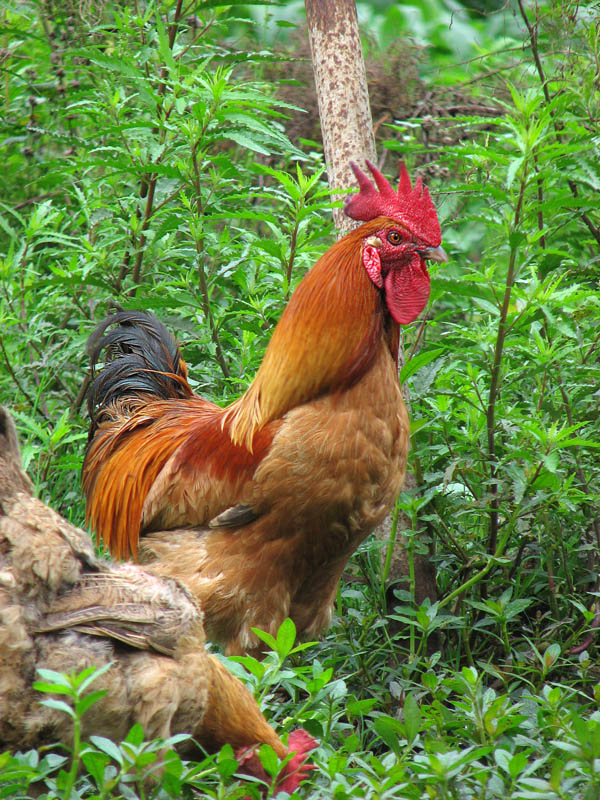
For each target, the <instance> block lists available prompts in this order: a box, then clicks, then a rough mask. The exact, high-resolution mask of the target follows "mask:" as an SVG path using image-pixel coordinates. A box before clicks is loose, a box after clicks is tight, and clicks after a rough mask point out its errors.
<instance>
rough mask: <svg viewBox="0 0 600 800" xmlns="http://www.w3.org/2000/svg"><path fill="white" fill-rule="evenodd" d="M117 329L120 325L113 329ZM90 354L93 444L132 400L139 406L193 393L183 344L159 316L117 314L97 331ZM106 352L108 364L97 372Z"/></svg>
mask: <svg viewBox="0 0 600 800" xmlns="http://www.w3.org/2000/svg"><path fill="white" fill-rule="evenodd" d="M111 326H115V327H112V329H111V330H108V329H109V328H111ZM87 351H88V354H89V356H90V360H91V364H92V376H93V380H92V384H91V386H90V389H89V393H88V411H89V414H90V420H91V425H90V440H91V439H92V438H93V436H94V434H95V432H96V429H97V428H98V425H99V424H100V422H102V420H103V418H104V416H105V414H106V413H108V414H109V415H110V411H109V409H110V408H111V407H112V408H114V407H115V406H118V407H119V408H120V410H121V412H122V411H123V408H124V407H126V406H127V405H128V404H129V402H131V405H132V406H133V407H137V406H138V405H139V399H140V398H145V399H148V398H152V399H154V400H174V399H183V398H187V397H191V396H192V395H193V392H192V389H191V388H190V385H189V383H188V381H187V367H186V364H185V361H184V360H183V359H182V357H181V354H180V352H179V345H178V344H177V341H176V340H175V338H174V337H173V335H172V334H171V333H170V332H169V331H168V330H167V329H166V328H165V326H164V325H163V324H162V322H159V320H158V319H157V318H156V317H155V316H154V315H153V314H149V313H146V312H144V311H119V312H117V313H116V314H112V315H111V316H110V317H107V318H106V319H104V320H103V321H102V322H101V323H100V324H99V325H98V327H97V328H96V330H95V331H94V332H93V333H92V335H91V336H90V338H89V340H88V344H87ZM103 351H104V366H103V367H102V368H101V369H100V370H99V371H98V372H97V373H96V365H97V362H98V360H99V357H100V355H101V353H102V352H103ZM95 373H96V374H95Z"/></svg>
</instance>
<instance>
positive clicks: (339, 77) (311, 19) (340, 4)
mask: <svg viewBox="0 0 600 800" xmlns="http://www.w3.org/2000/svg"><path fill="white" fill-rule="evenodd" d="M306 21H307V24H308V34H309V39H310V47H311V52H312V63H313V71H314V75H315V84H316V89H317V101H318V104H319V117H320V119H321V134H322V137H323V147H324V150H325V161H326V164H327V176H328V178H329V185H330V186H331V187H332V189H334V190H335V189H342V190H343V189H347V188H349V187H352V186H355V184H356V179H355V177H354V175H353V173H352V171H351V169H350V166H349V162H350V160H353V161H356V162H357V163H358V164H359V166H361V167H362V168H363V169H364V168H365V159H367V158H368V159H369V160H370V161H373V162H376V156H375V135H374V133H373V120H372V118H371V109H370V107H369V91H368V87H367V75H366V70H365V63H364V59H363V53H362V45H361V42H360V35H359V31H358V18H357V15H356V3H355V0H306ZM334 196H335V193H334ZM343 196H344V195H339V197H340V198H341V197H343ZM333 218H334V222H335V225H336V228H337V229H338V232H339V234H340V235H342V234H344V233H347V232H348V231H349V230H350V229H351V228H352V227H354V226H355V225H356V224H357V223H355V222H353V220H351V219H349V218H348V217H347V216H346V215H345V214H344V212H343V209H341V208H336V209H334V211H333ZM403 360H404V359H403V354H402V353H400V362H401V363H402V362H403ZM405 399H406V400H407V401H408V397H406V389H405ZM407 405H408V402H407ZM415 486H416V482H415V478H414V475H412V474H411V473H409V474H408V475H407V477H406V482H405V487H406V488H414V487H415ZM409 527H410V520H409V519H408V518H407V517H406V516H404V515H403V514H401V515H400V517H399V519H398V531H399V535H398V536H397V539H396V543H395V545H394V549H393V553H392V560H391V564H390V570H389V574H388V582H389V585H390V586H392V585H397V584H398V583H401V584H403V585H406V577H407V575H408V559H407V553H406V546H405V545H406V539H405V537H403V536H402V535H401V531H402V530H407V529H408V528H409ZM391 528H392V518H391V515H390V516H389V517H388V518H387V519H386V520H385V521H384V523H383V524H382V525H381V526H380V528H378V529H377V531H376V532H375V535H376V537H377V539H378V540H379V541H380V542H381V545H382V546H381V558H382V561H383V559H385V556H386V550H387V543H388V541H389V536H390V531H391ZM415 584H416V586H415V600H416V602H417V603H421V602H422V601H423V600H424V599H425V598H426V597H430V598H431V600H432V601H433V600H435V598H436V596H437V593H436V585H435V574H434V572H433V568H432V566H431V562H430V561H429V559H428V558H427V557H424V556H421V555H416V556H415Z"/></svg>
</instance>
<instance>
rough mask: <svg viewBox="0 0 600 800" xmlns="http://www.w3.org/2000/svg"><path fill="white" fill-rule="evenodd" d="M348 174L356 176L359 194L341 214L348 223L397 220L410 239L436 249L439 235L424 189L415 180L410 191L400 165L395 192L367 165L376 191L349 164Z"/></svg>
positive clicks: (372, 166)
mask: <svg viewBox="0 0 600 800" xmlns="http://www.w3.org/2000/svg"><path fill="white" fill-rule="evenodd" d="M350 166H351V167H352V172H353V173H354V174H355V175H356V180H357V181H358V186H359V188H360V191H359V192H358V194H354V195H352V197H350V198H348V200H346V204H345V206H344V212H345V213H346V214H347V216H349V217H350V218H351V219H356V220H360V221H361V222H368V221H369V220H372V219H375V217H391V218H392V219H395V220H397V221H398V222H400V223H401V224H402V225H404V227H405V228H408V230H409V231H411V233H412V234H413V235H414V236H417V237H418V238H419V239H421V240H422V241H424V242H426V243H427V244H428V245H429V246H430V247H438V246H439V244H440V243H441V241H442V232H441V230H440V223H439V222H438V217H437V212H436V210H435V206H434V205H433V201H432V199H431V196H430V194H429V190H428V189H427V187H426V186H423V183H422V181H421V178H417V181H416V182H415V185H414V187H413V186H412V185H411V182H410V176H409V174H408V170H407V169H406V165H405V164H404V163H403V162H402V161H401V162H400V183H399V184H398V191H397V192H396V191H395V190H394V189H393V188H392V186H391V185H390V183H389V182H388V180H387V179H386V178H384V177H383V175H382V174H381V172H380V171H379V170H378V169H377V167H376V166H374V165H373V164H371V162H370V161H367V167H368V168H369V170H370V171H371V174H372V175H373V178H374V179H375V183H376V184H377V189H379V191H377V189H376V188H375V186H373V184H372V182H371V180H370V179H369V178H368V177H367V176H366V175H365V173H364V172H363V171H362V170H361V169H359V168H358V166H357V165H356V164H355V163H354V162H353V161H351V162H350Z"/></svg>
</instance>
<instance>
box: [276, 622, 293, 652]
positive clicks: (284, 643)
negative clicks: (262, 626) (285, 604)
mask: <svg viewBox="0 0 600 800" xmlns="http://www.w3.org/2000/svg"><path fill="white" fill-rule="evenodd" d="M295 641H296V626H295V625H294V623H293V621H292V620H291V619H290V618H289V617H288V618H287V619H284V621H283V622H282V623H281V625H280V626H279V630H278V631H277V641H276V650H277V654H278V656H279V657H280V658H281V660H283V659H284V658H285V657H286V656H287V655H288V654H289V653H290V651H291V650H292V648H293V646H294V642H295Z"/></svg>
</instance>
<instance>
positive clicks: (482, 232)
mask: <svg viewBox="0 0 600 800" xmlns="http://www.w3.org/2000/svg"><path fill="white" fill-rule="evenodd" d="M358 10H359V19H360V21H361V25H362V30H363V34H364V47H365V52H366V54H367V69H368V74H369V83H370V94H371V101H372V110H373V118H374V121H375V124H376V131H377V140H378V147H379V151H380V154H381V157H382V163H383V164H384V168H385V169H386V171H387V172H388V173H389V174H391V173H393V172H394V171H395V169H396V167H395V164H396V161H397V158H398V154H399V153H400V154H401V155H402V157H403V158H405V159H406V160H407V162H408V164H409V167H410V169H411V172H412V173H413V174H421V175H423V176H424V177H425V178H426V180H427V182H428V184H429V186H430V188H431V190H432V192H433V195H434V197H436V199H437V203H438V207H439V210H440V217H441V221H442V228H443V232H444V246H445V248H446V249H447V250H448V252H449V253H450V254H451V256H452V259H451V262H450V263H449V264H448V265H443V267H441V268H439V269H435V270H434V272H433V281H432V283H433V294H432V302H431V304H430V307H429V309H428V312H427V314H426V316H425V317H424V318H423V319H422V320H420V321H419V322H417V323H415V324H413V325H412V326H410V327H409V329H408V330H407V331H406V333H405V342H404V345H405V350H406V353H407V363H406V366H405V367H404V369H403V374H402V379H403V380H404V381H405V382H407V384H408V386H409V388H410V392H411V398H412V408H411V418H412V425H413V450H412V454H411V459H412V467H413V469H414V471H415V473H416V475H417V478H418V487H419V488H418V490H417V491H416V492H414V493H404V494H403V495H402V496H401V497H400V499H399V508H402V510H404V511H405V512H406V513H407V514H408V515H409V517H410V518H411V520H412V523H413V525H412V532H411V533H410V535H409V536H408V543H407V548H408V556H409V563H411V564H412V558H413V556H414V553H415V552H422V553H428V554H429V555H430V557H431V558H432V560H433V562H434V564H435V566H436V570H437V581H438V589H439V597H440V599H439V601H437V602H434V603H427V602H426V603H425V604H424V605H423V606H421V607H419V606H418V605H417V604H416V603H415V600H414V596H415V585H414V574H412V573H411V575H409V580H408V584H407V587H400V588H397V589H396V591H395V593H393V595H392V597H391V599H390V593H389V592H388V593H386V592H385V591H383V589H382V586H383V585H384V582H385V578H386V564H387V563H388V562H387V561H386V559H385V553H384V554H383V555H384V558H383V566H381V562H382V560H381V559H380V552H379V550H378V545H377V544H376V543H375V542H373V541H368V542H367V543H366V544H365V545H364V546H363V547H362V548H361V550H360V552H359V553H358V554H357V556H356V557H355V559H354V560H353V563H352V568H351V570H350V571H349V574H348V575H347V576H346V579H345V580H344V581H343V582H342V585H341V588H340V593H339V597H338V604H339V611H340V613H339V614H338V616H337V617H336V619H335V622H334V625H333V627H332V630H331V631H330V633H329V634H328V636H327V637H326V638H325V639H324V640H323V641H322V642H320V643H319V644H315V645H314V646H313V647H312V648H311V649H308V650H299V651H297V652H291V653H290V651H291V650H292V640H293V630H291V629H290V627H289V626H287V627H286V628H285V629H284V630H282V632H281V635H280V637H278V640H277V641H272V642H270V644H271V645H272V647H273V654H272V656H271V657H270V658H269V659H267V660H266V661H265V662H263V663H261V664H259V663H258V662H254V661H252V660H250V659H242V664H238V665H235V664H232V668H233V669H236V670H237V671H239V672H240V674H243V675H244V677H245V679H246V680H248V681H249V682H250V684H251V686H252V687H253V688H254V690H255V692H256V694H257V696H258V697H259V699H260V701H261V703H262V705H263V707H264V708H265V711H266V713H267V714H268V715H269V716H271V718H272V719H273V722H274V724H276V725H277V726H278V727H279V728H281V729H282V730H284V731H285V730H290V729H291V728H292V727H295V726H297V725H303V726H304V727H306V728H308V729H309V730H311V732H313V733H314V734H315V735H316V736H317V737H318V739H319V740H320V742H321V746H320V748H319V750H318V752H317V754H316V756H315V761H316V763H317V764H318V769H317V770H316V771H315V772H313V773H312V775H311V779H310V781H309V784H308V787H307V788H305V789H304V790H301V791H302V792H303V794H304V795H305V796H311V797H312V796H315V797H339V798H344V797H373V798H375V797H378V798H379V797H398V798H410V799H412V798H429V797H431V798H438V797H439V798H471V797H480V798H495V797H510V798H515V799H516V798H523V799H524V800H525V798H541V797H543V798H567V797H568V798H587V800H593V799H595V798H596V797H597V796H598V794H599V793H600V778H598V775H599V774H600V769H599V767H600V716H599V715H598V707H597V703H598V699H599V698H600V688H599V674H598V666H597V657H598V648H597V641H596V633H595V632H596V628H597V627H598V625H599V623H600V611H599V608H598V592H599V585H598V582H597V580H598V579H597V573H598V550H599V547H600V520H599V515H598V505H599V504H598V494H599V473H598V469H597V466H596V464H597V448H598V446H599V437H598V405H599V397H600V389H599V386H598V350H599V345H598V343H599V341H600V328H599V321H598V278H599V272H600V270H599V255H598V254H599V244H600V215H599V214H598V193H599V190H600V174H599V168H598V163H599V158H598V155H599V153H598V149H599V141H600V130H599V119H600V113H599V112H600V108H599V92H598V90H599V82H600V66H599V65H600V44H599V42H600V26H599V15H598V12H599V6H598V3H597V2H575V1H574V0H541V1H540V2H538V3H537V4H535V5H534V4H532V3H528V2H523V0H516V2H515V1H514V0H510V2H507V3H506V4H504V3H500V2H498V3H495V4H490V3H480V2H478V1H477V0H469V2H466V1H465V2H463V3H459V2H455V1H454V0H420V2H414V3H413V4H411V5H407V4H399V3H394V2H388V1H387V0H378V1H377V2H369V3H366V2H364V3H363V2H359V3H358ZM307 59H308V48H307V40H306V31H305V30H304V28H303V4H302V3H300V2H288V3H280V4H277V3H271V4H261V5H255V4H251V3H245V4H238V5H228V6H223V5H220V4H219V3H217V2H214V0H198V2H193V1H192V2H190V3H189V4H188V5H185V4H184V3H182V2H175V3H174V2H170V0H164V2H156V3H146V4H141V3H133V4H125V3H123V4H105V5H102V4H98V5H91V4H83V3H81V4H75V3H71V2H66V1H65V0H55V1H53V0H47V1H46V2H39V3H38V2H19V3H16V4H15V3H0V65H1V69H2V112H1V113H2V118H1V122H2V138H1V141H0V148H1V151H2V159H3V170H2V175H1V177H0V187H1V188H0V398H1V400H2V402H3V403H5V404H6V405H8V406H9V407H10V408H11V411H12V412H13V414H14V415H15V417H16V420H17V423H18V426H19V429H20V433H21V438H22V442H23V455H24V460H25V463H26V465H27V468H28V470H29V473H30V475H31V476H32V477H33V479H34V481H35V483H36V486H37V489H38V492H39V495H40V497H41V498H42V499H44V500H45V501H46V502H48V503H49V504H50V505H52V506H53V507H55V508H57V509H58V510H59V511H60V512H61V513H62V514H64V515H65V516H66V517H68V518H69V519H71V520H73V521H74V522H76V523H78V524H81V523H82V521H83V504H82V498H81V492H80V488H79V469H80V465H81V460H82V456H83V449H84V444H85V438H86V418H85V413H84V411H83V405H84V394H85V391H84V390H85V387H86V384H87V380H88V366H87V359H86V356H85V343H86V340H87V337H88V335H89V333H90V331H91V330H92V329H93V326H94V323H95V322H96V321H97V320H99V319H101V318H102V317H103V316H104V315H105V314H106V312H107V310H109V309H110V308H113V307H114V306H115V305H118V306H122V307H125V308H148V309H151V310H152V311H154V312H155V313H157V314H158V315H159V316H160V317H161V318H162V319H163V321H165V322H166V323H167V325H168V326H169V327H170V328H171V329H173V330H174V331H175V332H176V334H177V336H178V337H179V339H180V340H181V342H182V344H183V347H184V352H185V357H186V360H187V361H188V364H189V366H190V373H191V376H192V379H193V381H194V383H193V386H194V388H195V389H196V390H197V391H199V392H201V393H203V394H205V395H207V396H209V397H211V398H212V399H215V400H217V401H218V402H224V403H225V402H228V401H229V400H231V399H232V398H234V397H236V396H237V395H238V394H239V393H240V392H241V391H243V389H244V388H245V386H247V384H248V383H249V382H250V380H251V379H252V376H253V374H254V372H255V370H256V368H257V366H258V364H259V363H260V360H261V358H262V353H263V352H264V348H265V345H266V342H267V341H268V338H269V335H270V332H271V331H272V328H273V326H274V324H275V322H276V320H277V319H278V317H279V315H280V313H281V310H282V308H283V306H284V305H285V302H286V301H287V299H288V297H289V295H290V293H291V291H292V290H293V287H294V286H295V285H296V283H297V282H298V280H299V279H300V278H301V277H302V275H303V274H304V273H305V272H306V270H307V269H308V268H309V267H310V266H311V264H312V263H314V261H315V260H316V258H317V257H318V255H319V254H320V253H321V252H323V251H324V250H325V249H326V248H327V247H328V246H329V244H331V242H332V241H333V238H334V232H333V230H332V227H331V222H330V211H329V209H330V207H331V204H330V202H329V191H328V187H327V185H326V182H325V180H324V176H323V172H322V154H321V148H320V145H319V127H318V115H317V113H316V103H315V101H314V94H313V87H312V84H311V80H312V78H311V71H310V63H309V61H308V60H307ZM284 659H285V663H284ZM76 692H77V690H76V689H75V688H74V689H73V693H74V694H73V697H74V702H77V696H76ZM129 738H130V741H129V742H128V743H126V744H123V745H121V744H119V743H108V744H107V743H106V742H101V741H98V742H95V743H91V744H86V747H87V748H88V749H87V750H84V753H83V756H82V758H83V759H84V764H85V767H86V770H85V771H84V774H83V775H82V777H81V778H80V779H79V781H78V782H77V783H76V784H75V785H74V786H73V785H72V784H73V781H72V780H70V779H69V775H73V771H72V769H71V770H70V772H69V771H68V763H70V764H71V765H72V764H73V763H74V760H73V759H71V761H70V762H69V757H67V761H66V762H61V760H60V758H58V757H55V756H53V755H47V754H37V753H28V754H21V755H19V756H16V757H12V756H10V755H9V754H5V756H3V757H2V758H0V796H4V797H13V796H28V792H29V791H31V790H30V789H28V785H29V783H30V782H31V781H32V780H34V779H36V778H39V777H40V776H42V777H43V778H44V781H45V784H43V785H45V787H46V788H45V789H44V791H47V796H51V797H54V796H59V797H63V796H79V795H78V794H77V793H80V794H81V795H82V796H84V795H86V793H87V795H89V796H101V797H109V796H110V797H119V796H127V797H129V796H131V797H134V796H140V795H141V794H143V793H144V784H143V781H142V780H141V777H140V776H141V775H143V773H144V771H145V770H148V769H152V764H153V763H154V759H155V757H156V753H157V750H158V745H157V744H156V743H155V744H147V743H144V742H143V735H142V734H141V732H139V731H134V732H132V734H131V736H130V737H129ZM76 755H77V758H79V755H78V754H76ZM57 758H58V760H57ZM170 759H171V760H170V762H169V767H168V769H167V770H166V772H165V774H164V776H163V777H162V778H161V779H160V782H159V784H158V786H157V788H156V795H157V796H173V797H176V796H179V795H180V794H181V793H182V792H183V793H187V794H192V795H193V794H195V793H198V792H200V793H203V794H204V795H206V794H211V795H214V796H219V797H234V796H238V795H239V796H241V795H242V794H244V793H247V792H248V791H255V790H254V789H251V790H248V788H247V787H244V788H243V789H241V788H239V785H238V783H237V782H236V780H235V779H234V778H232V775H233V772H234V770H235V764H234V763H233V762H232V759H231V753H230V752H229V753H228V752H223V753H221V754H220V755H219V756H217V757H215V758H211V759H207V760H205V761H203V762H199V764H182V762H181V761H180V759H179V758H178V756H177V755H176V753H175V752H173V753H172V754H171V757H170ZM265 759H266V763H267V762H268V759H269V755H268V754H266V755H265ZM132 763H133V764H134V765H135V768H134V770H133V772H128V768H129V767H130V766H131V764H132ZM65 764H67V766H65ZM271 767H272V771H273V770H274V769H275V767H273V765H271ZM132 775H133V777H132Z"/></svg>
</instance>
